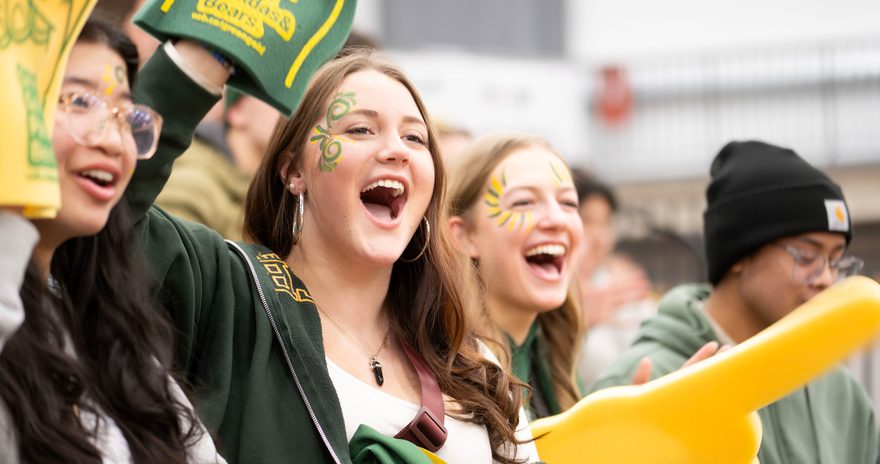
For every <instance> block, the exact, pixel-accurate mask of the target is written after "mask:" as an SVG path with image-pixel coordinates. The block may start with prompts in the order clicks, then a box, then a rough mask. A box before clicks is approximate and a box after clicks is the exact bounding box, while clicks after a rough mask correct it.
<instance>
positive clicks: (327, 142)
mask: <svg viewBox="0 0 880 464" xmlns="http://www.w3.org/2000/svg"><path fill="white" fill-rule="evenodd" d="M355 105H357V98H356V96H355V94H354V92H339V93H337V94H336V96H335V97H334V98H333V101H331V102H330V105H329V106H328V107H327V116H326V117H325V122H326V124H327V127H326V128H325V127H322V126H321V125H320V124H318V125H317V126H315V129H314V134H315V135H313V136H312V138H311V139H309V141H310V142H311V143H317V144H318V148H319V149H320V150H321V159H320V160H319V161H318V167H319V168H320V169H321V172H326V173H330V172H333V170H334V169H336V166H338V165H339V163H341V162H342V142H343V141H351V140H349V139H348V138H345V137H343V136H340V135H335V134H333V133H332V132H331V130H332V129H333V123H334V122H335V121H338V120H340V119H342V118H343V117H344V116H345V115H347V114H348V113H349V112H351V110H352V109H353V108H354V107H355Z"/></svg>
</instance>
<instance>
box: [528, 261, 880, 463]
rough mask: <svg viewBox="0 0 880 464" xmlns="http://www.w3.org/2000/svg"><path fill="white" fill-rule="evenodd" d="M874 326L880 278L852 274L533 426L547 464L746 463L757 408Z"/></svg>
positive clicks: (754, 449)
mask: <svg viewBox="0 0 880 464" xmlns="http://www.w3.org/2000/svg"><path fill="white" fill-rule="evenodd" d="M878 331H880V284H877V282H874V281H873V280H871V279H868V278H867V277H859V276H856V277H850V278H849V279H846V280H845V281H844V282H842V283H840V284H838V285H835V286H833V287H831V288H829V289H827V290H825V291H823V292H822V293H819V294H818V295H816V296H815V297H813V298H812V299H810V301H808V302H807V303H805V304H803V305H801V306H800V307H799V308H797V309H795V310H794V311H793V312H792V313H791V314H789V315H788V316H786V317H785V318H783V319H782V320H780V321H779V322H777V323H776V324H774V325H772V326H770V327H768V328H767V329H766V330H764V331H762V332H761V333H759V334H758V335H756V336H754V337H752V338H750V339H749V340H747V341H745V342H743V343H740V344H739V345H737V346H736V347H734V348H732V349H730V350H728V351H726V352H724V353H721V354H718V355H716V356H714V357H712V358H710V359H708V360H706V361H703V362H700V363H698V364H695V365H693V366H690V367H687V368H684V369H681V370H679V371H677V372H674V373H672V374H670V375H667V376H665V377H661V378H659V379H657V380H655V381H653V382H649V383H647V384H644V385H640V386H625V387H614V388H609V389H606V390H602V391H599V392H596V393H594V394H592V395H589V396H587V397H586V398H584V399H582V400H581V401H580V402H579V403H578V404H576V405H575V406H574V407H573V408H571V409H570V410H568V411H566V412H565V413H562V414H559V415H556V416H552V417H548V418H545V419H540V420H537V421H535V422H534V423H532V426H531V429H532V434H533V435H534V436H535V437H539V438H538V439H537V440H536V445H537V447H538V453H539V454H540V456H541V459H542V460H544V461H545V462H547V463H549V464H568V463H583V462H601V463H603V464H616V463H620V464H624V463H633V462H638V463H643V464H691V463H693V464H696V463H707V462H711V463H714V464H750V463H757V459H756V458H755V457H756V456H757V454H758V447H759V445H760V442H761V423H760V420H759V419H758V415H757V413H755V412H754V411H757V410H758V409H760V408H762V407H764V406H766V405H768V404H770V403H773V402H774V401H776V400H778V399H780V398H782V397H784V396H785V395H787V394H789V393H790V392H792V391H794V390H795V389H797V388H799V387H800V386H802V385H804V384H806V383H808V382H809V381H810V380H812V379H814V378H815V377H817V376H819V375H820V374H822V373H823V372H825V371H826V370H828V369H829V368H831V367H832V366H833V365H834V364H836V363H837V362H839V361H841V360H843V359H844V358H846V357H847V356H848V355H849V354H851V353H852V352H853V351H855V350H856V349H858V348H859V347H861V346H863V345H865V344H866V343H868V342H869V341H870V340H871V339H873V338H874V337H875V336H876V334H877V333H878Z"/></svg>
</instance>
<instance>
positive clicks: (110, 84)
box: [101, 64, 128, 97]
mask: <svg viewBox="0 0 880 464" xmlns="http://www.w3.org/2000/svg"><path fill="white" fill-rule="evenodd" d="M127 81H128V78H127V77H126V76H125V70H124V69H122V67H120V66H115V67H111V66H110V65H109V64H106V65H104V74H102V75H101V82H103V83H104V94H105V95H107V96H108V97H109V96H111V95H113V92H114V91H116V88H117V87H118V86H120V85H123V84H125V83H126V82H127Z"/></svg>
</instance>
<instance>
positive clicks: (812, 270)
mask: <svg viewBox="0 0 880 464" xmlns="http://www.w3.org/2000/svg"><path fill="white" fill-rule="evenodd" d="M773 245H776V246H777V247H779V248H781V249H783V250H785V252H786V253H788V254H789V255H791V257H792V258H793V260H794V265H793V266H792V269H791V277H792V278H793V279H794V280H795V281H796V282H800V283H803V284H805V285H811V284H813V283H815V282H816V280H817V279H818V278H819V277H820V276H822V274H823V273H824V272H825V266H828V269H829V270H830V271H831V277H832V279H833V280H834V282H838V281H841V280H843V279H845V278H847V277H850V276H854V275H856V274H858V273H859V272H860V271H861V270H862V267H863V266H864V265H865V262H864V261H862V260H861V259H859V258H857V257H855V256H850V255H844V256H841V257H840V258H837V259H833V260H829V259H828V257H827V256H825V255H824V254H822V253H816V252H810V251H805V250H802V249H800V248H796V247H793V246H791V245H782V244H779V243H774V244H773Z"/></svg>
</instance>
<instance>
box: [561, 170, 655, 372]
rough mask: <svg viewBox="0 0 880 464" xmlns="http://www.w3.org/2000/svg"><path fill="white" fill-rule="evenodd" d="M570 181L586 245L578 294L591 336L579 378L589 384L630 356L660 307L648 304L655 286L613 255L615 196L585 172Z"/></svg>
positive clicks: (583, 350)
mask: <svg viewBox="0 0 880 464" xmlns="http://www.w3.org/2000/svg"><path fill="white" fill-rule="evenodd" d="M572 176H573V178H574V186H575V188H576V189H577V194H578V199H579V202H580V206H579V213H580V217H581V220H582V221H583V223H584V241H585V246H584V247H583V253H582V254H581V259H580V262H579V268H578V288H579V290H580V294H581V300H580V302H581V308H582V309H583V314H584V319H585V321H586V326H587V336H586V339H585V340H584V343H583V345H582V347H581V350H580V351H581V352H580V359H579V361H578V372H579V373H580V375H581V376H582V378H583V379H584V381H585V382H587V383H588V384H589V383H590V382H592V381H593V380H595V379H596V378H597V377H598V375H599V374H601V373H602V372H603V371H604V370H605V369H606V368H607V367H608V366H609V365H611V363H612V362H614V361H615V360H616V359H617V358H618V357H619V356H620V355H621V354H623V352H624V351H626V349H627V348H628V347H629V344H630V343H632V341H633V340H634V339H635V336H636V334H637V333H638V330H639V324H640V323H641V322H642V321H643V320H644V319H646V318H648V317H650V316H651V315H652V314H654V312H656V303H654V301H653V300H652V299H651V298H650V291H651V282H650V281H649V280H648V278H647V276H646V275H645V273H644V271H643V270H642V269H641V268H640V267H639V266H638V265H637V264H635V263H634V262H632V261H631V260H630V259H628V258H626V257H624V256H621V255H619V254H617V253H615V252H614V246H615V241H616V240H615V234H614V224H613V220H614V214H615V213H616V212H617V198H616V196H615V195H614V192H613V190H612V189H611V187H610V186H608V185H606V184H605V183H603V182H601V181H600V180H599V179H597V178H596V177H595V176H593V175H592V174H590V173H588V172H586V171H584V170H581V169H573V170H572Z"/></svg>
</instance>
